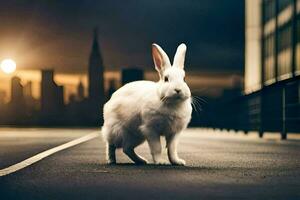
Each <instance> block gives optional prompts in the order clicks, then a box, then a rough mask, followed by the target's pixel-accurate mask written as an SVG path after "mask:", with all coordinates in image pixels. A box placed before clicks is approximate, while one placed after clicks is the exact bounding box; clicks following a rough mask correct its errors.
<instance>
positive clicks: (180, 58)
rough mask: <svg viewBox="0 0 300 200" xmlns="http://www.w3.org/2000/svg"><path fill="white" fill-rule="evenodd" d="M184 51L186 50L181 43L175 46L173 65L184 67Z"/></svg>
mask: <svg viewBox="0 0 300 200" xmlns="http://www.w3.org/2000/svg"><path fill="white" fill-rule="evenodd" d="M185 52H186V45H185V44H184V43H182V44H181V45H179V46H178V48H177V51H176V54H175V56H174V61H173V66H175V67H179V68H181V69H183V68H184V60H185Z"/></svg>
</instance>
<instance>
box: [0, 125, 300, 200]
mask: <svg viewBox="0 0 300 200" xmlns="http://www.w3.org/2000/svg"><path fill="white" fill-rule="evenodd" d="M92 131H94V130H86V129H80V130H69V129H21V130H20V129H0V169H2V168H4V167H8V166H10V165H12V164H15V163H17V162H20V161H22V160H23V159H26V158H28V157H31V156H34V155H36V154H37V153H39V152H41V151H45V150H47V149H49V148H53V147H55V146H57V145H60V144H63V143H66V142H68V141H70V140H73V139H75V138H78V137H81V136H84V135H86V134H88V133H90V132H92ZM138 152H139V153H140V154H142V155H143V156H144V157H146V158H147V159H148V160H149V161H151V158H150V154H149V150H148V147H147V145H146V144H144V145H142V146H141V147H139V148H138ZM164 154H166V152H164ZM179 155H180V157H181V158H183V159H185V160H186V161H187V166H185V167H182V166H181V167H180V166H170V165H166V166H156V165H153V164H149V165H146V166H135V165H133V164H132V163H131V161H130V160H129V159H128V158H127V157H126V156H124V155H123V153H122V152H118V153H117V160H118V162H119V163H120V164H118V165H116V166H108V165H106V164H105V146H104V143H103V141H102V139H101V137H97V138H95V139H92V140H90V141H88V142H85V143H82V144H79V145H77V146H74V147H71V148H68V149H65V150H62V151H60V152H57V153H55V154H53V155H51V156H49V157H46V158H45V159H43V160H41V161H39V162H37V163H34V164H32V165H30V166H28V167H26V168H24V169H21V170H19V171H17V172H15V173H12V174H9V175H6V176H2V177H0V199H3V200H4V199H300V168H299V167H300V141H297V140H292V141H280V140H277V139H258V138H256V136H252V135H250V136H244V135H241V134H238V135H234V134H227V133H219V132H216V131H212V130H204V129H188V130H187V131H186V132H185V133H184V135H183V136H182V138H181V141H180V144H179ZM165 156H166V155H165ZM166 158H167V157H166Z"/></svg>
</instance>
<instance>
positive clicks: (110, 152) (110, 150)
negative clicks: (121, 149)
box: [106, 143, 116, 165]
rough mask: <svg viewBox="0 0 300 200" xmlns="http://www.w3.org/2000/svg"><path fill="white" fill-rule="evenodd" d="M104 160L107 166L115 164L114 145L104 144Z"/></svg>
mask: <svg viewBox="0 0 300 200" xmlns="http://www.w3.org/2000/svg"><path fill="white" fill-rule="evenodd" d="M106 159H107V164H110V165H113V164H116V146H115V145H114V144H109V143H107V144H106Z"/></svg>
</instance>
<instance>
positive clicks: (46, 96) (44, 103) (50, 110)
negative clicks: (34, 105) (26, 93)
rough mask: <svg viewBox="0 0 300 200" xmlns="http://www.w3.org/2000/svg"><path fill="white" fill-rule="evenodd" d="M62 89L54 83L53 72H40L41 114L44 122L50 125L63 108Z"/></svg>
mask: <svg viewBox="0 0 300 200" xmlns="http://www.w3.org/2000/svg"><path fill="white" fill-rule="evenodd" d="M63 94H64V88H63V86H58V85H57V84H56V83H55V81H54V71H53V70H42V81H41V112H42V115H43V117H44V120H46V122H47V120H48V119H49V121H48V122H49V123H52V122H53V121H51V120H53V119H56V117H57V115H60V114H61V113H62V111H63V108H64V96H63Z"/></svg>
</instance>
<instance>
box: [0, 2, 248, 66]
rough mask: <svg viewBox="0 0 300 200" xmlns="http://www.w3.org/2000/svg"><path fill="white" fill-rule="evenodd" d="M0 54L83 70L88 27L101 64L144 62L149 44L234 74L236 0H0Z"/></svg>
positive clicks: (239, 62)
mask: <svg viewBox="0 0 300 200" xmlns="http://www.w3.org/2000/svg"><path fill="white" fill-rule="evenodd" d="M0 2H1V5H0V25H1V28H0V59H3V58H5V57H11V58H13V59H15V60H16V62H17V64H18V67H20V68H27V69H33V68H35V69H36V68H38V69H40V68H45V67H54V68H55V69H57V70H59V71H69V72H75V71H76V72H78V71H85V70H86V69H87V60H88V55H89V51H90V47H91V42H92V31H93V28H94V27H95V26H97V27H98V29H99V42H100V46H101V49H102V54H103V59H104V63H105V66H106V67H107V68H118V67H123V66H140V67H144V68H145V69H148V68H149V67H152V65H153V64H152V58H151V51H150V50H151V48H150V47H151V43H153V42H156V43H158V44H160V45H161V46H162V47H163V48H164V49H165V50H166V52H167V53H168V54H169V55H170V58H171V60H173V55H174V52H175V50H176V47H177V45H178V44H180V43H181V42H185V43H186V44H187V46H188V53H187V64H186V67H187V68H188V69H192V70H221V71H223V70H226V71H242V70H243V62H244V61H243V55H244V0H126V1H124V0H123V1H122V0H120V1H116V0H107V1H103V0H84V1H83V0H81V1H79V0H49V1H46V0H18V1H17V0H9V1H8V0H1V1H0Z"/></svg>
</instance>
